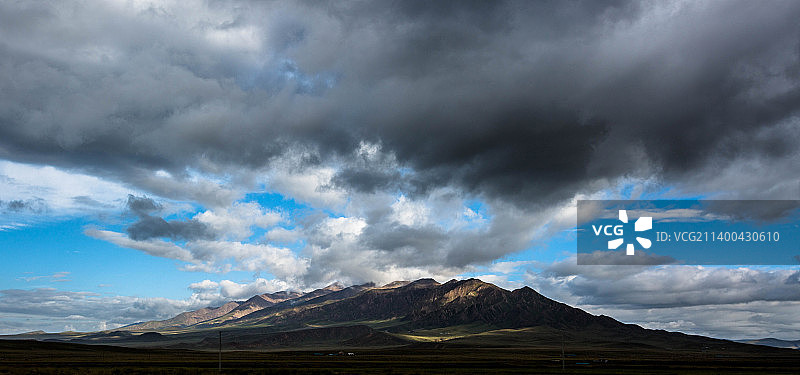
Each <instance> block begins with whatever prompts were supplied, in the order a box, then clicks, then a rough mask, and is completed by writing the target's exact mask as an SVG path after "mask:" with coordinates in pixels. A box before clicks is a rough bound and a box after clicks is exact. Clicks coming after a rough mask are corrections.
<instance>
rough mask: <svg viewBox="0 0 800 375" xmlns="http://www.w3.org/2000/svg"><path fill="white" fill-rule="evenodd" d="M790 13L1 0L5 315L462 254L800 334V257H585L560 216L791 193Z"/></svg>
mask: <svg viewBox="0 0 800 375" xmlns="http://www.w3.org/2000/svg"><path fill="white" fill-rule="evenodd" d="M798 20H800V2H796V1H786V2H783V1H772V2H769V4H768V6H766V4H764V3H763V2H759V1H708V2H704V1H692V2H667V1H661V2H651V1H646V2H636V1H609V2H600V1H586V2H581V1H570V2H549V1H541V2H532V1H520V2H513V1H511V2H505V1H476V2H469V1H453V2H449V1H436V2H424V1H399V2H389V1H364V2H360V1H335V2H300V1H297V2H284V1H281V2H217V1H107V2H92V1H88V2H85V1H81V2H70V1H63V2H35V1H26V2H3V3H0V249H2V252H3V254H4V255H5V256H4V258H6V259H7V260H4V262H3V264H2V265H0V270H2V272H0V273H2V275H0V333H14V332H22V331H30V330H35V329H44V330H47V331H62V330H67V329H70V330H71V329H77V330H96V329H104V328H113V327H117V326H119V325H123V324H129V323H132V322H135V321H141V320H149V319H163V318H167V317H170V316H172V315H174V314H176V313H178V312H181V311H184V310H187V309H195V308H200V307H205V306H208V305H214V304H221V303H224V301H227V300H231V299H244V298H247V297H250V296H252V295H253V294H256V293H264V292H271V291H277V290H284V289H294V290H307V289H310V288H315V287H321V286H325V285H327V284H329V283H331V282H334V281H340V282H342V283H345V284H352V283H363V282H368V281H374V282H376V283H386V282H390V281H393V280H399V279H406V280H409V279H417V278H421V277H434V278H436V279H437V280H439V281H446V280H448V279H450V278H463V277H473V276H477V277H480V278H482V279H483V280H485V281H490V282H494V283H497V284H498V285H500V286H504V287H507V288H515V287H520V286H522V285H530V286H532V287H534V288H536V289H538V290H540V291H541V292H542V293H544V294H545V295H547V296H550V297H552V298H555V299H558V300H560V301H563V302H567V303H570V304H573V305H577V306H579V307H582V308H585V309H587V310H588V311H590V312H592V313H596V314H599V313H603V314H607V315H611V316H612V317H615V318H617V319H620V320H623V321H625V322H632V323H638V324H642V325H644V326H646V327H650V328H663V329H671V330H680V331H684V332H689V333H700V334H706V335H711V336H715V337H729V338H743V337H766V336H776V337H781V338H786V339H800V321H798V320H797V318H796V314H795V313H793V312H796V311H797V307H798V305H800V279H799V278H798V275H799V274H800V270H798V268H797V267H758V268H756V267H711V268H709V267H705V268H702V267H692V266H662V267H634V268H631V267H623V268H614V267H601V266H597V267H590V268H586V267H583V268H581V267H579V266H576V265H575V257H574V253H575V243H574V238H572V236H571V234H570V233H572V231H571V230H572V229H574V227H575V220H576V213H575V206H576V200H578V199H586V198H609V199H613V198H624V199H628V198H631V199H637V198H664V199H680V198H698V197H699V198H708V199H738V198H741V199H800V148H798V146H797V145H798V144H800V120H799V119H798V110H800V21H798ZM45 304H46V305H47V306H49V307H48V308H47V309H44V308H43V307H42V306H44V305H45ZM720 317H724V318H720Z"/></svg>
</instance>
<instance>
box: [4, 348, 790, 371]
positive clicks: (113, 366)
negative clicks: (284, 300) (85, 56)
mask: <svg viewBox="0 0 800 375" xmlns="http://www.w3.org/2000/svg"><path fill="white" fill-rule="evenodd" d="M755 348H760V347H755ZM350 353H353V355H348V353H347V352H344V353H339V352H335V351H330V350H327V351H316V352H315V351H301V352H300V351H280V352H253V351H236V352H223V354H222V366H223V370H222V373H224V374H272V373H281V374H283V373H289V374H384V373H391V374H459V373H537V372H538V373H569V374H615V373H625V374H654V373H655V374H676V373H699V374H715V373H720V372H725V373H734V374H765V373H769V374H797V373H800V352H798V351H797V350H790V349H785V350H780V349H771V348H765V349H764V350H761V349H756V350H755V351H753V352H750V353H742V352H735V351H734V352H726V351H701V352H682V351H676V352H664V351H650V350H647V349H641V350H620V349H609V350H599V349H597V348H590V349H588V348H587V349H580V348H573V349H568V350H567V351H566V354H565V356H564V358H565V360H564V369H563V370H562V362H561V351H560V349H554V348H549V349H548V348H475V347H452V346H450V347H442V346H441V345H436V344H427V345H414V346H410V347H404V348H397V349H385V350H374V349H373V350H365V351H352V352H350ZM217 366H218V353H216V352H204V351H189V350H165V349H131V348H121V347H113V346H101V345H80V344H68V343H55V342H36V341H0V374H149V373H158V374H215V373H217V372H218V370H217Z"/></svg>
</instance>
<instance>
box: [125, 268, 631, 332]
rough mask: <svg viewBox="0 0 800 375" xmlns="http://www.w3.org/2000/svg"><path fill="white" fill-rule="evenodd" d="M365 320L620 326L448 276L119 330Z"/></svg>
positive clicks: (283, 298) (318, 293)
mask: <svg viewBox="0 0 800 375" xmlns="http://www.w3.org/2000/svg"><path fill="white" fill-rule="evenodd" d="M231 304H237V305H231ZM231 307H232V308H231ZM225 310H227V311H225ZM203 317H205V318H206V319H204V320H203ZM365 321H392V322H393V323H392V324H390V325H388V326H387V328H386V330H388V331H391V332H401V331H405V330H413V329H424V328H435V327H448V326H457V325H464V324H481V325H485V326H487V327H493V328H495V329H501V328H521V327H532V326H547V327H551V328H556V329H589V328H591V329H602V328H614V327H625V326H626V325H623V324H622V323H619V322H617V321H616V320H614V319H611V318H609V317H605V316H594V315H591V314H589V313H586V312H585V311H583V310H580V309H577V308H573V307H570V306H568V305H565V304H563V303H560V302H556V301H554V300H551V299H549V298H547V297H544V296H542V295H541V294H539V293H537V292H536V291H534V290H533V289H531V288H529V287H524V288H521V289H517V290H514V291H508V290H505V289H502V288H500V287H497V286H495V285H493V284H489V283H485V282H482V281H480V280H477V279H469V280H450V281H448V282H447V283H444V284H440V283H438V282H436V281H435V280H433V279H420V280H417V281H414V282H394V283H391V284H387V285H385V286H381V287H376V286H375V285H374V284H372V283H369V284H363V285H354V286H351V287H347V288H344V287H342V286H340V285H331V286H328V287H326V288H323V289H317V290H314V291H312V292H309V293H305V294H299V293H289V292H279V293H273V294H263V295H257V296H254V297H252V298H250V299H248V300H247V301H244V302H241V303H237V302H231V303H230V304H226V305H225V306H223V307H220V308H218V309H201V310H198V311H194V312H187V313H183V314H181V315H178V316H177V317H175V318H173V319H169V320H166V321H161V322H146V323H140V324H137V325H134V326H129V327H126V329H131V330H159V329H164V328H170V327H184V328H185V327H188V328H215V327H216V328H224V327H247V326H256V325H258V326H264V325H268V326H272V327H284V328H287V329H290V328H291V329H296V328H303V327H308V326H314V325H320V324H321V325H326V324H342V323H353V322H365Z"/></svg>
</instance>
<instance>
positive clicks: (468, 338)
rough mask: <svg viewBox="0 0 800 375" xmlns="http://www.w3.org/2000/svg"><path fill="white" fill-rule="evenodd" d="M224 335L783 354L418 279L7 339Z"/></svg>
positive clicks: (324, 342)
mask: <svg viewBox="0 0 800 375" xmlns="http://www.w3.org/2000/svg"><path fill="white" fill-rule="evenodd" d="M219 332H221V334H220V333H219ZM220 335H221V336H222V337H223V338H224V341H225V347H226V348H227V349H240V350H285V349H300V350H305V349H308V350H312V349H313V350H318V349H325V348H327V349H334V350H338V349H340V348H398V347H418V346H420V345H422V346H425V345H437V346H445V347H446V346H457V347H526V348H534V347H539V348H546V349H551V350H552V349H557V348H558V347H560V346H564V345H567V346H573V347H574V346H575V345H580V346H581V347H582V348H591V350H597V351H604V352H606V353H607V354H608V352H609V351H611V352H619V351H623V352H630V351H635V352H637V353H646V352H648V351H654V352H663V351H686V352H697V353H702V352H705V351H709V350H718V351H724V353H736V352H741V353H748V354H747V355H751V354H752V353H753V352H762V351H765V350H785V349H774V348H768V347H766V346H759V345H749V343H739V342H733V341H728V340H719V339H712V338H707V337H703V336H694V335H687V334H683V333H676V332H667V331H662V330H650V329H644V328H642V327H640V326H638V325H633V324H625V323H621V322H619V321H617V320H615V319H613V318H611V317H608V316H603V315H600V316H596V315H592V314H589V313H587V312H585V311H583V310H581V309H578V308H574V307H571V306H568V305H566V304H563V303H560V302H557V301H554V300H552V299H550V298H547V297H545V296H543V295H541V294H539V293H538V292H536V291H535V290H533V289H531V288H529V287H523V288H520V289H516V290H512V291H509V290H506V289H503V288H500V287H498V286H496V285H493V284H490V283H485V282H483V281H480V280H477V279H468V280H450V281H448V282H446V283H438V282H436V281H435V280H433V279H420V280H416V281H413V282H409V281H397V282H393V283H390V284H387V285H383V286H376V285H375V284H373V283H368V284H362V285H354V286H350V287H344V286H343V285H341V284H332V285H329V286H327V287H325V288H321V289H317V290H313V291H311V292H308V293H297V292H287V291H282V292H277V293H267V294H259V295H256V296H253V297H251V298H249V299H247V300H245V301H231V302H228V303H225V304H223V305H222V306H219V307H209V308H203V309H200V310H196V311H188V312H184V313H181V314H179V315H177V316H175V317H173V318H170V319H167V320H161V321H149V322H141V323H136V324H131V325H128V326H125V327H121V328H117V329H115V330H108V331H102V332H92V333H74V332H70V333H61V334H48V333H43V332H31V333H28V334H22V335H14V336H5V337H3V338H6V339H9V338H10V339H26V338H27V339H36V340H44V341H66V342H72V343H81V344H107V345H118V346H128V347H162V348H175V349H200V350H213V349H215V348H217V347H218V346H219V336H220ZM753 343H754V344H764V343H762V342H753ZM795 352H796V351H795ZM792 355H794V354H792Z"/></svg>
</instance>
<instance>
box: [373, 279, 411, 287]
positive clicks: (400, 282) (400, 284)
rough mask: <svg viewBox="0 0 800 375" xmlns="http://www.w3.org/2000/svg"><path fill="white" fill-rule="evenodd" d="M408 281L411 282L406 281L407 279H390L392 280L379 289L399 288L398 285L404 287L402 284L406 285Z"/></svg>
mask: <svg viewBox="0 0 800 375" xmlns="http://www.w3.org/2000/svg"><path fill="white" fill-rule="evenodd" d="M410 283H411V281H407V280H397V281H392V282H390V283H388V284H386V285H384V286H382V287H380V289H394V288H400V287H404V286H406V285H408V284H410Z"/></svg>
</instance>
